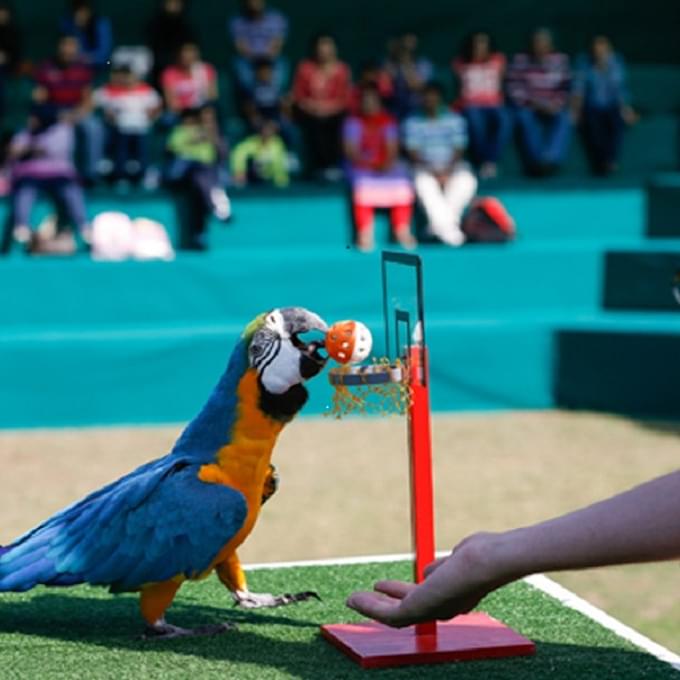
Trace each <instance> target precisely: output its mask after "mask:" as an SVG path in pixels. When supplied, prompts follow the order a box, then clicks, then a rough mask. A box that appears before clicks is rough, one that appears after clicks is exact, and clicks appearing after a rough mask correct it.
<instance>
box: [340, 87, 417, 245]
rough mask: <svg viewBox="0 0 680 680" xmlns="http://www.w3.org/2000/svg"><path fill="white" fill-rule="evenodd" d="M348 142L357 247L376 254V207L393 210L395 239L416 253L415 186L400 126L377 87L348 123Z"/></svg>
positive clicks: (364, 93)
mask: <svg viewBox="0 0 680 680" xmlns="http://www.w3.org/2000/svg"><path fill="white" fill-rule="evenodd" d="M343 141H344V147H345V156H346V158H347V170H348V175H349V181H350V185H351V187H352V208H353V213H354V223H355V226H356V234H357V236H356V244H357V247H358V248H359V250H362V251H369V250H372V249H373V247H374V233H373V232H374V224H373V222H374V212H375V208H388V209H389V211H390V222H391V224H392V232H393V234H394V238H395V240H396V241H397V242H398V243H399V244H400V245H401V246H403V247H404V248H409V249H411V248H414V247H415V245H416V241H415V239H414V238H413V236H412V235H411V216H412V213H413V200H414V195H413V187H412V186H411V180H410V178H409V176H408V170H407V168H405V167H404V166H403V165H402V163H401V162H400V161H399V159H398V154H399V131H398V128H397V123H396V121H395V119H394V118H392V116H391V115H390V114H388V113H386V112H385V110H384V109H383V106H382V101H381V99H380V93H379V92H378V89H377V88H376V87H375V86H372V85H367V86H366V87H365V88H364V89H363V91H362V93H361V106H360V109H359V112H358V113H357V114H356V115H354V116H351V117H349V118H347V120H346V121H345V125H344V129H343Z"/></svg>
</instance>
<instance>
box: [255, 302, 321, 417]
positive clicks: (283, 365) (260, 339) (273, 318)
mask: <svg viewBox="0 0 680 680" xmlns="http://www.w3.org/2000/svg"><path fill="white" fill-rule="evenodd" d="M327 331H328V326H327V324H326V322H325V321H324V320H323V319H322V318H321V317H320V316H318V315H317V314H314V313H313V312H310V311H309V310H307V309H304V308H303V307H281V308H278V309H273V310H271V311H269V312H266V313H265V314H260V315H259V316H258V317H257V318H255V319H254V320H253V321H252V322H251V323H250V324H249V325H248V326H247V327H246V330H245V332H244V334H243V338H244V340H245V341H246V343H247V347H248V364H249V366H250V367H251V368H252V369H254V370H255V371H256V372H257V375H258V381H259V383H260V389H261V392H262V397H261V406H262V408H263V410H265V411H268V412H269V413H270V415H273V416H275V417H283V418H284V419H287V418H290V417H291V416H293V415H294V414H295V413H297V411H298V410H299V409H300V408H302V406H303V405H304V403H305V401H306V400H307V390H306V389H305V387H304V385H303V383H304V382H305V381H306V380H309V379H310V378H313V377H314V376H315V375H317V374H318V373H319V372H320V371H321V370H322V369H323V367H324V366H325V365H326V360H327V357H326V356H325V355H324V354H322V352H321V351H320V350H321V349H323V347H324V341H325V335H326V332H327ZM310 336H312V337H310Z"/></svg>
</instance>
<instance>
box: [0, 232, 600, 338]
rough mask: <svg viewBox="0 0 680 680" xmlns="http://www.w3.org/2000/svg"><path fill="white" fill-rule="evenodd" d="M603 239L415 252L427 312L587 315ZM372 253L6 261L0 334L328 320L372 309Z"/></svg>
mask: <svg viewBox="0 0 680 680" xmlns="http://www.w3.org/2000/svg"><path fill="white" fill-rule="evenodd" d="M605 249H606V244H594V243H591V242H589V241H584V242H581V243H579V242H566V241H552V242H546V243H544V244H531V243H525V242H521V243H516V244H511V245H489V246H470V247H467V248H462V249H459V250H450V249H447V250H445V249H442V248H438V247H432V248H422V249H421V254H422V257H423V261H424V264H425V286H426V296H427V297H426V305H427V309H428V311H429V312H430V313H432V314H438V313H446V314H449V315H451V316H453V317H454V318H455V317H456V316H457V315H463V316H465V315H470V314H480V313H481V314H483V313H485V312H486V311H501V312H503V313H508V312H511V311H517V312H519V311H521V310H538V311H539V312H540V311H541V310H550V309H552V308H554V307H555V306H559V308H560V309H561V310H583V309H586V310H595V309H596V307H597V304H598V301H597V295H596V291H598V290H599V288H600V285H601V281H602V277H603V264H604V255H603V253H604V250H605ZM379 271H380V270H379V254H378V253H376V254H373V255H361V254H358V253H356V252H353V251H345V250H339V251H335V250H333V251H329V250H325V249H318V248H317V249H307V250H299V251H297V252H295V253H294V254H290V255H287V256H282V254H281V253H280V252H279V251H277V250H275V249H272V248H266V249H265V248H263V249H262V250H261V252H260V253H259V254H257V255H255V254H254V253H252V252H250V251H248V252H238V251H235V252H232V253H229V252H221V253H210V254H207V255H183V256H181V257H179V258H178V259H177V260H176V261H174V262H170V263H167V262H118V263H112V262H92V261H90V260H89V259H87V258H85V257H84V256H83V257H81V258H79V259H75V260H71V259H69V260H63V259H44V260H33V261H30V262H25V261H23V260H10V261H8V262H6V263H4V264H3V266H1V267H0V328H1V329H3V330H0V335H1V334H2V332H3V331H6V330H8V329H11V328H33V329H44V330H46V331H50V330H52V329H53V328H57V329H58V328H60V327H69V328H78V327H80V326H88V325H107V324H109V325H110V324H145V325H146V324H155V323H160V324H162V323H174V322H179V323H203V322H209V323H213V322H215V321H216V320H217V321H219V322H220V323H225V322H228V323H238V324H243V323H245V322H246V321H247V320H249V319H250V318H251V317H252V316H253V315H254V314H256V313H258V312H260V311H262V310H264V309H268V308H270V307H272V306H282V305H290V304H299V305H304V306H307V307H309V308H311V309H316V310H318V311H319V312H320V313H322V314H323V315H324V316H327V317H328V318H338V317H340V318H345V317H347V316H354V317H355V318H359V319H361V318H364V317H367V316H371V315H372V314H373V313H374V312H375V310H376V309H377V310H380V309H381V306H380V305H381V302H380V300H381V297H380V275H379Z"/></svg>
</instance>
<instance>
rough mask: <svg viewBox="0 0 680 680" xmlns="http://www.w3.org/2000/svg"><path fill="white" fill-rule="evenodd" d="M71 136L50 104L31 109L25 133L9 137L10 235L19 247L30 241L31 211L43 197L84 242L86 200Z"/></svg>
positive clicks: (86, 238) (68, 129)
mask: <svg viewBox="0 0 680 680" xmlns="http://www.w3.org/2000/svg"><path fill="white" fill-rule="evenodd" d="M73 145H74V134H73V127H72V126H71V124H70V123H68V122H64V121H60V120H59V117H58V109H57V108H56V107H54V106H52V105H50V104H38V105H34V106H33V107H32V109H31V113H30V114H29V117H28V123H27V126H26V128H25V129H24V130H22V131H21V132H19V133H17V134H16V135H14V137H12V140H11V141H10V145H9V152H8V160H9V163H10V168H11V176H12V193H11V201H12V220H13V223H12V229H13V231H12V234H13V237H14V239H15V240H16V241H18V242H19V243H28V242H29V241H30V239H31V234H32V229H31V226H30V224H31V222H30V219H31V211H32V209H33V206H34V204H35V201H36V200H37V198H38V196H39V195H40V194H42V193H45V194H48V195H50V196H52V197H53V198H54V199H55V200H56V201H57V202H58V204H59V207H60V208H61V209H62V211H63V214H64V217H65V219H66V220H67V221H68V223H69V224H70V225H71V226H72V227H75V228H76V229H77V230H78V231H79V233H80V234H81V236H82V237H83V239H84V240H85V241H88V240H89V226H88V221H87V213H86V210H85V199H84V197H83V191H82V188H81V186H80V184H79V182H78V175H77V173H76V169H75V166H74V164H73Z"/></svg>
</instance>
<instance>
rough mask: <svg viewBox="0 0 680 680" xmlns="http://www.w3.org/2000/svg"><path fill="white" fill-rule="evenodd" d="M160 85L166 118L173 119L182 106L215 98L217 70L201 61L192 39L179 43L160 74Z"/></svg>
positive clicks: (199, 106) (196, 106)
mask: <svg viewBox="0 0 680 680" xmlns="http://www.w3.org/2000/svg"><path fill="white" fill-rule="evenodd" d="M161 86H162V88H163V97H164V98H165V105H166V107H167V109H168V113H169V114H170V115H169V117H168V118H169V119H170V122H175V121H176V120H177V118H178V116H179V114H180V113H181V112H182V111H184V109H196V108H201V107H204V106H206V105H209V104H213V103H214V102H216V101H217V96H218V93H217V71H215V68H214V66H212V65H210V64H207V63H205V62H204V61H201V53H200V51H199V49H198V46H197V45H195V44H194V43H186V44H185V45H182V47H180V50H179V52H178V53H177V59H176V61H175V63H174V64H173V65H171V66H168V67H167V68H166V69H165V70H164V71H163V73H162V74H161Z"/></svg>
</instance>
